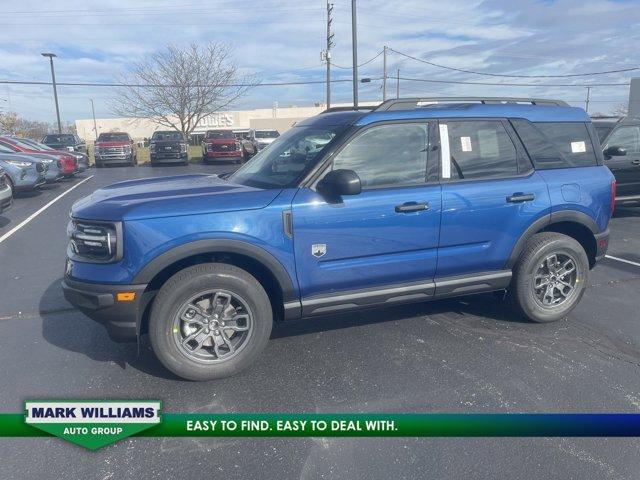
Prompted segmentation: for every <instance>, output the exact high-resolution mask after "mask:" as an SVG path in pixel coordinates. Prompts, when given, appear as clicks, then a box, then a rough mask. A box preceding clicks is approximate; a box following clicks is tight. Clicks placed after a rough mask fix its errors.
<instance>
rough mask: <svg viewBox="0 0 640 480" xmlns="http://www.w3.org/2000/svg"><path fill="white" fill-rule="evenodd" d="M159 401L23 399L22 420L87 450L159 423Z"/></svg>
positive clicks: (100, 446)
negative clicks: (23, 410) (23, 411)
mask: <svg viewBox="0 0 640 480" xmlns="http://www.w3.org/2000/svg"><path fill="white" fill-rule="evenodd" d="M161 408H162V402H160V401H159V400H77V401H76V400H27V401H26V402H25V422H26V423H27V424H29V425H31V426H34V427H36V428H39V429H40V430H43V431H45V432H48V433H50V434H52V435H55V436H56V437H60V438H62V439H64V440H67V441H68V442H71V443H75V444H76V445H80V446H81V447H84V448H88V449H89V450H98V449H99V448H102V447H105V446H107V445H111V444H112V443H115V442H117V441H118V440H122V439H123V438H126V437H129V436H131V435H135V434H136V433H138V432H141V431H143V430H146V429H148V428H151V427H153V426H155V425H158V424H159V423H160V420H161V418H160V410H161Z"/></svg>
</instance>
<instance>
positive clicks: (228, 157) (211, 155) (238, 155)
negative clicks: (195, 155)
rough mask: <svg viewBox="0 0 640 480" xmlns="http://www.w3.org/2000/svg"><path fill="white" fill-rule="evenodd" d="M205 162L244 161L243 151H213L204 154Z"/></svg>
mask: <svg viewBox="0 0 640 480" xmlns="http://www.w3.org/2000/svg"><path fill="white" fill-rule="evenodd" d="M204 160H222V161H238V160H242V151H240V150H231V151H229V152H221V151H211V152H206V153H205V154H204Z"/></svg>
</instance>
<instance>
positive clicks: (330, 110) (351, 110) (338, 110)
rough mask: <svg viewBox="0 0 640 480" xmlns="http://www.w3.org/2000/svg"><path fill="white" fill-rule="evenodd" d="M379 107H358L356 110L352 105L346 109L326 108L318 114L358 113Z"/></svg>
mask: <svg viewBox="0 0 640 480" xmlns="http://www.w3.org/2000/svg"><path fill="white" fill-rule="evenodd" d="M379 107H380V106H379V105H377V106H366V105H364V106H363V105H358V108H354V107H353V105H352V106H347V107H330V108H327V109H326V110H323V111H322V112H320V113H332V112H356V111H360V110H376V109H377V108H379Z"/></svg>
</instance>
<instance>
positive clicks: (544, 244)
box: [508, 232, 589, 323]
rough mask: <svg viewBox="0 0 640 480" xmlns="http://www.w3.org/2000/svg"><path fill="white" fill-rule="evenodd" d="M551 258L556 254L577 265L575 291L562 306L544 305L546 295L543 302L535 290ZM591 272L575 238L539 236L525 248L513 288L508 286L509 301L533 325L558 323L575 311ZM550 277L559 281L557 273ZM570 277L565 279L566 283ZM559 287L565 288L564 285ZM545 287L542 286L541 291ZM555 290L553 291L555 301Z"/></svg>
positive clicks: (515, 272) (552, 235) (545, 234)
mask: <svg viewBox="0 0 640 480" xmlns="http://www.w3.org/2000/svg"><path fill="white" fill-rule="evenodd" d="M552 255H556V259H558V260H559V259H570V260H572V264H573V265H575V277H573V276H571V277H570V278H573V279H574V280H573V281H570V282H569V283H573V284H574V285H573V289H572V290H570V291H569V293H568V294H567V296H566V297H565V298H564V300H562V301H561V302H560V303H559V304H556V305H553V304H551V305H544V302H545V300H546V298H547V296H546V294H543V296H544V299H540V297H539V294H537V293H536V289H535V288H534V283H535V281H536V280H535V278H536V275H537V274H540V272H541V270H540V269H543V270H544V268H546V267H545V262H546V259H548V258H550V257H551V256H552ZM588 273H589V259H588V258H587V254H586V252H585V251H584V248H582V245H580V244H579V243H578V242H577V241H576V240H574V239H573V238H571V237H569V236H567V235H563V234H561V233H555V232H544V233H538V234H536V235H534V236H533V237H531V239H530V240H529V241H528V242H527V244H526V246H525V248H524V249H523V251H522V253H521V254H520V258H519V259H518V263H517V264H516V267H515V268H514V271H513V278H512V280H511V286H510V287H509V292H508V294H509V299H510V301H511V303H512V305H513V306H514V307H515V308H516V310H517V311H518V312H519V313H520V314H522V315H524V316H525V317H526V318H528V319H529V320H531V321H534V322H539V323H543V322H555V321H557V320H560V319H561V318H564V317H566V315H567V314H568V313H569V312H570V311H571V310H573V309H574V308H575V306H576V305H577V304H578V303H579V302H580V299H581V298H582V295H584V292H585V289H586V287H587V279H588ZM549 277H550V278H551V279H552V280H556V279H557V278H556V276H555V272H554V273H550V274H549ZM567 278H568V277H564V278H563V281H564V280H566V279H567ZM559 288H563V289H564V287H563V285H562V284H561V285H560V286H559ZM542 289H543V287H539V290H538V291H539V292H542ZM554 295H555V291H552V292H551V297H552V298H553V297H554Z"/></svg>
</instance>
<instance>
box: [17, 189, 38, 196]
mask: <svg viewBox="0 0 640 480" xmlns="http://www.w3.org/2000/svg"><path fill="white" fill-rule="evenodd" d="M40 195H42V191H41V190H40V189H39V188H36V189H34V190H18V191H15V192H13V198H33V197H39V196H40Z"/></svg>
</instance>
